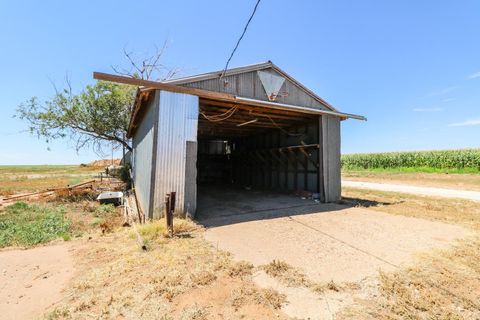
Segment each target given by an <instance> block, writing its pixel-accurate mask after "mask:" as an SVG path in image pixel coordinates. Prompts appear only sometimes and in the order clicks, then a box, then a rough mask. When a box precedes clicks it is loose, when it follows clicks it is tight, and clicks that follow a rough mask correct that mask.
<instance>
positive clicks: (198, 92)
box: [93, 72, 235, 101]
mask: <svg viewBox="0 0 480 320" xmlns="http://www.w3.org/2000/svg"><path fill="white" fill-rule="evenodd" d="M93 78H94V79H96V80H103V81H111V82H116V83H122V84H129V85H133V86H141V87H146V88H152V89H158V90H165V91H170V92H176V93H185V94H191V95H195V96H198V97H201V98H208V99H218V100H223V101H235V96H234V95H231V94H228V93H223V92H215V91H209V90H203V89H197V88H191V87H182V86H178V85H174V84H168V83H163V82H158V81H150V80H142V79H135V78H131V77H125V76H119V75H114V74H108V73H103V72H94V73H93Z"/></svg>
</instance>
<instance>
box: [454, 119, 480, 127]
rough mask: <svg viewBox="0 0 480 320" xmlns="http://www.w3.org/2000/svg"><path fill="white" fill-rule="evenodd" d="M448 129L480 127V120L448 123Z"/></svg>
mask: <svg viewBox="0 0 480 320" xmlns="http://www.w3.org/2000/svg"><path fill="white" fill-rule="evenodd" d="M448 126H449V127H469V126H480V118H479V119H469V120H465V121H463V122H455V123H450V124H449V125H448Z"/></svg>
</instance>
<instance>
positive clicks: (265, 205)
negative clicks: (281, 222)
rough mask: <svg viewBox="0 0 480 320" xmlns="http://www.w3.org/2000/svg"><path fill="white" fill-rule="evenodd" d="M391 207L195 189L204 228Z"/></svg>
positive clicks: (359, 201)
mask: <svg viewBox="0 0 480 320" xmlns="http://www.w3.org/2000/svg"><path fill="white" fill-rule="evenodd" d="M391 204H394V203H388V202H376V201H370V200H365V199H358V198H343V199H342V200H341V201H339V202H338V203H318V202H315V201H314V200H311V199H302V198H301V197H299V196H294V195H292V194H286V193H279V192H272V191H260V190H245V189H241V188H233V187H225V186H209V187H203V188H199V192H198V208H197V214H196V220H197V221H198V222H199V223H200V224H202V225H203V226H205V227H219V226H224V225H229V224H236V223H242V222H248V221H253V220H266V219H276V218H281V217H289V216H296V215H306V214H313V213H328V212H332V211H338V210H343V209H346V208H350V207H359V206H360V207H366V208H368V207H374V206H386V205H391Z"/></svg>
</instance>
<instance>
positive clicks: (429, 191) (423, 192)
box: [342, 180, 480, 201]
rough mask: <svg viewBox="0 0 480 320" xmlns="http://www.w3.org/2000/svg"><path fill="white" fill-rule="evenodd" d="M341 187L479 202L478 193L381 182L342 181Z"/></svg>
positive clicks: (479, 192) (479, 194)
mask: <svg viewBox="0 0 480 320" xmlns="http://www.w3.org/2000/svg"><path fill="white" fill-rule="evenodd" d="M342 185H343V186H344V187H351V188H359V189H369V190H379V191H390V192H400V193H410V194H414V195H420V196H432V197H442V198H457V199H466V200H473V201H480V191H470V190H456V189H445V188H434V187H419V186H414V185H405V184H392V183H383V182H382V183H377V182H366V181H351V180H342Z"/></svg>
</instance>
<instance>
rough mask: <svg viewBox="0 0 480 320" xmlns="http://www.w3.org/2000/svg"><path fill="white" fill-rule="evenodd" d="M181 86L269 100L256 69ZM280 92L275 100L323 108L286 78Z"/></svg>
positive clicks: (273, 72)
mask: <svg viewBox="0 0 480 320" xmlns="http://www.w3.org/2000/svg"><path fill="white" fill-rule="evenodd" d="M262 71H264V72H268V73H272V74H275V75H279V74H278V73H277V72H276V71H275V70H273V69H271V68H269V69H264V70H262ZM182 86H186V87H192V88H200V89H205V90H210V91H217V92H226V93H230V94H234V95H237V96H240V97H244V98H252V99H259V100H265V101H269V100H268V97H267V94H266V93H265V90H264V89H263V85H262V82H261V81H260V78H259V77H258V74H257V71H250V72H245V73H240V74H236V75H231V76H226V77H224V78H223V79H209V80H201V81H197V82H191V83H187V84H183V85H182ZM280 92H281V93H284V94H285V95H282V96H279V97H277V99H276V100H275V102H279V103H286V104H291V105H298V106H303V107H312V108H318V109H323V110H325V109H326V108H325V106H323V105H322V104H321V103H320V102H318V101H317V100H315V99H314V98H313V97H312V96H310V95H309V94H308V93H307V92H305V91H304V90H303V89H301V88H299V87H298V86H296V85H295V84H294V83H293V82H291V81H289V80H288V79H286V80H285V82H284V83H283V85H282V87H281V88H280Z"/></svg>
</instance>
